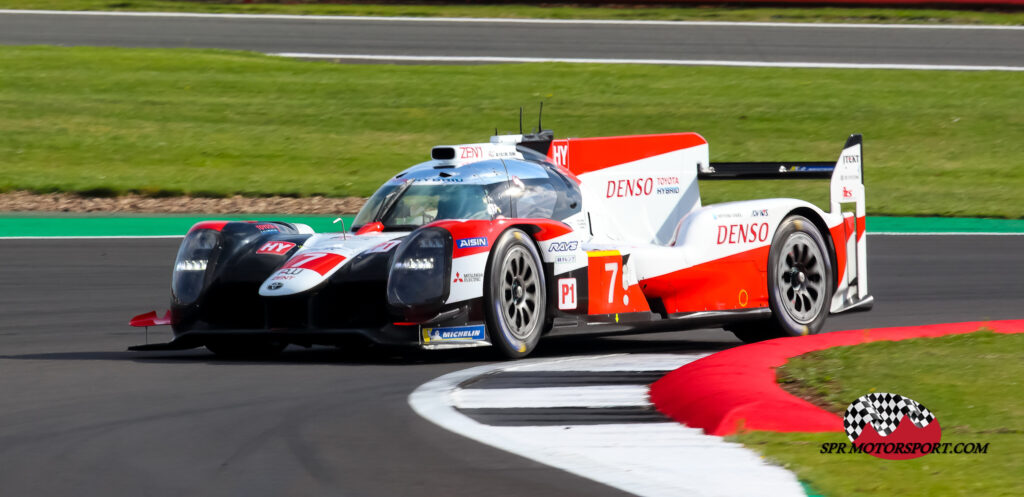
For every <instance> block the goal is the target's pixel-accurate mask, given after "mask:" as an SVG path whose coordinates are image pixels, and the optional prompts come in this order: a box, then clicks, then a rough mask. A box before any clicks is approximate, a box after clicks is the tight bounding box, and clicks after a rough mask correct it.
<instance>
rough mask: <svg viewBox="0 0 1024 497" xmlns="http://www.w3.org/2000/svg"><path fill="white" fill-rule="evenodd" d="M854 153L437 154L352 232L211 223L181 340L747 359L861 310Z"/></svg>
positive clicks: (697, 146) (524, 144)
mask: <svg viewBox="0 0 1024 497" xmlns="http://www.w3.org/2000/svg"><path fill="white" fill-rule="evenodd" d="M862 171H863V169H862V155H861V137H860V135H853V136H851V137H850V138H849V139H848V140H847V142H846V145H845V146H844V148H843V150H842V153H841V154H840V156H839V160H838V161H837V162H835V163H832V162H803V163H791V162H790V163H780V162H773V163H763V162H761V163H711V162H709V160H708V143H707V142H706V141H705V140H704V138H703V137H701V136H700V135H698V134H696V133H673V134H661V135H643V136H616V137H606V138H581V139H576V138H570V139H558V140H556V139H553V135H552V134H551V132H550V131H542V132H538V133H534V134H530V135H521V134H520V135H498V136H494V137H493V138H491V140H490V141H489V142H487V143H473V144H466V145H453V146H437V147H434V148H433V150H431V160H429V161H427V162H423V163H421V164H417V165H415V166H412V167H410V168H409V169H406V170H405V171H402V172H401V173H398V174H396V175H395V176H394V177H392V178H391V179H390V180H388V181H387V182H386V183H385V184H384V185H383V186H382V187H381V188H380V189H379V190H378V191H377V192H376V193H374V194H373V196H372V197H370V199H369V200H368V201H367V202H366V204H365V206H364V207H363V209H362V210H361V211H360V212H359V214H358V215H357V216H356V217H355V219H354V221H353V225H352V231H351V232H348V233H346V232H341V233H314V232H313V230H312V229H310V228H309V227H308V226H306V225H302V224H292V223H285V222H277V221H253V222H237V221H232V222H228V221H204V222H200V223H198V224H196V225H195V226H193V227H192V228H191V230H189V232H188V234H187V235H185V238H184V240H183V241H182V243H181V248H180V250H179V251H178V256H177V259H176V260H175V261H174V270H173V276H172V282H171V309H170V310H169V311H168V312H167V313H166V314H164V315H163V316H159V315H157V314H156V312H151V313H147V314H143V315H140V316H137V317H136V318H135V319H133V320H132V321H131V324H132V325H134V326H152V325H158V324H170V325H171V326H172V328H173V330H174V339H173V341H171V342H170V343H165V344H149V345H142V346H137V347H133V349H134V350H158V349H164V350H166V349H187V348H194V347H200V346H206V347H207V348H209V349H210V350H212V351H213V352H215V353H218V354H227V355H231V354H264V353H273V352H275V351H279V350H281V349H282V348H284V347H285V346H287V345H288V344H298V345H303V346H310V345H312V344H328V345H331V344H333V345H341V344H347V343H351V342H352V339H353V338H358V339H362V340H365V341H369V342H372V343H378V344H391V345H414V346H420V347H423V348H428V349H435V348H450V347H467V346H482V345H489V346H493V347H495V348H496V350H497V351H499V352H501V353H502V354H504V355H505V356H507V357H510V358H519V357H523V356H526V355H527V354H529V353H530V352H531V351H532V350H533V349H534V347H535V346H536V345H537V342H538V340H540V338H541V337H542V336H544V335H547V334H551V335H556V334H567V333H608V334H611V333H626V332H647V331H661V330H665V331H667V330H679V329H683V328H692V327H706V326H712V325H715V326H723V327H725V328H726V329H728V330H730V331H732V332H734V333H735V334H736V335H737V336H739V337H740V338H741V339H743V340H747V341H754V340H760V339H765V338H770V337H777V336H787V335H805V334H810V333H817V332H818V331H819V330H821V328H822V325H823V323H824V321H825V318H826V317H827V316H828V315H829V313H838V312H844V311H848V310H852V309H866V308H869V307H870V306H871V304H872V301H873V299H872V297H871V296H870V295H869V294H868V287H867V271H866V269H867V267H866V258H867V256H866V247H865V238H864V185H863V174H862ZM721 178H726V179H743V178H826V179H830V180H831V202H830V203H831V208H830V212H824V211H823V210H821V209H819V208H818V207H816V206H814V205H812V204H810V203H807V202H804V201H801V200H795V199H788V198H774V199H763V200H750V201H742V202H728V203H721V204H714V205H706V206H705V205H701V200H700V193H699V190H698V179H709V180H710V179H721Z"/></svg>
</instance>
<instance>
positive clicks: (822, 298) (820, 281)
mask: <svg viewBox="0 0 1024 497" xmlns="http://www.w3.org/2000/svg"><path fill="white" fill-rule="evenodd" d="M832 291H833V288H832V261H831V258H830V257H829V253H828V247H827V245H825V239H824V238H823V237H822V235H821V232H820V231H818V228H817V227H816V226H815V225H814V223H812V222H811V221H810V220H809V219H807V218H805V217H803V216H790V217H788V218H786V219H785V220H783V221H782V224H781V225H780V226H779V229H778V231H777V232H776V233H775V238H774V240H773V241H772V246H771V251H770V252H769V255H768V303H769V307H770V308H771V310H772V317H773V319H772V320H770V321H766V322H753V323H740V324H735V325H732V326H730V327H729V328H728V329H729V331H732V332H733V333H734V334H735V335H736V336H737V337H738V338H739V339H740V340H743V341H744V342H756V341H759V340H766V339H769V338H778V337H785V336H802V335H812V334H815V333H818V332H819V331H821V328H822V326H824V324H825V319H826V318H827V317H828V314H829V310H830V308H831V305H832Z"/></svg>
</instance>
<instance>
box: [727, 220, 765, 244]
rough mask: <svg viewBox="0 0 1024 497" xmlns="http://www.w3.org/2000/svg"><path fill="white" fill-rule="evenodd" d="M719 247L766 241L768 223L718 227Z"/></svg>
mask: <svg viewBox="0 0 1024 497" xmlns="http://www.w3.org/2000/svg"><path fill="white" fill-rule="evenodd" d="M716 241H717V242H718V244H719V245H723V244H728V245H733V244H737V243H756V242H766V241H768V223H744V224H727V225H719V226H718V237H717V238H716Z"/></svg>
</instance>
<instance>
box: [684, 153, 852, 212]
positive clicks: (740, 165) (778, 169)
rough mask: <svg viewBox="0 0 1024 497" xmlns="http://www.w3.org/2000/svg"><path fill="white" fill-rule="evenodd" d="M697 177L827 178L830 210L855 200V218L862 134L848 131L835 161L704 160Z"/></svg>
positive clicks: (833, 210) (837, 210)
mask: <svg viewBox="0 0 1024 497" xmlns="http://www.w3.org/2000/svg"><path fill="white" fill-rule="evenodd" d="M697 179H701V180H738V179H830V180H831V188H830V194H831V195H830V204H831V207H832V212H833V213H838V212H840V211H841V209H842V206H841V204H844V203H854V204H857V205H856V208H855V211H856V216H857V217H858V218H863V217H864V153H863V137H862V136H861V135H860V134H854V135H850V137H849V138H847V140H846V145H844V146H843V151H842V153H840V154H839V159H838V160H837V161H836V162H708V164H707V165H706V166H705V165H703V164H701V165H700V166H699V167H698V170H697Z"/></svg>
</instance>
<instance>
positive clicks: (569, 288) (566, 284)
mask: <svg viewBox="0 0 1024 497" xmlns="http://www.w3.org/2000/svg"><path fill="white" fill-rule="evenodd" d="M558 308H559V309H561V310H563V311H566V310H572V309H575V308H576V278H559V280H558Z"/></svg>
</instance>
